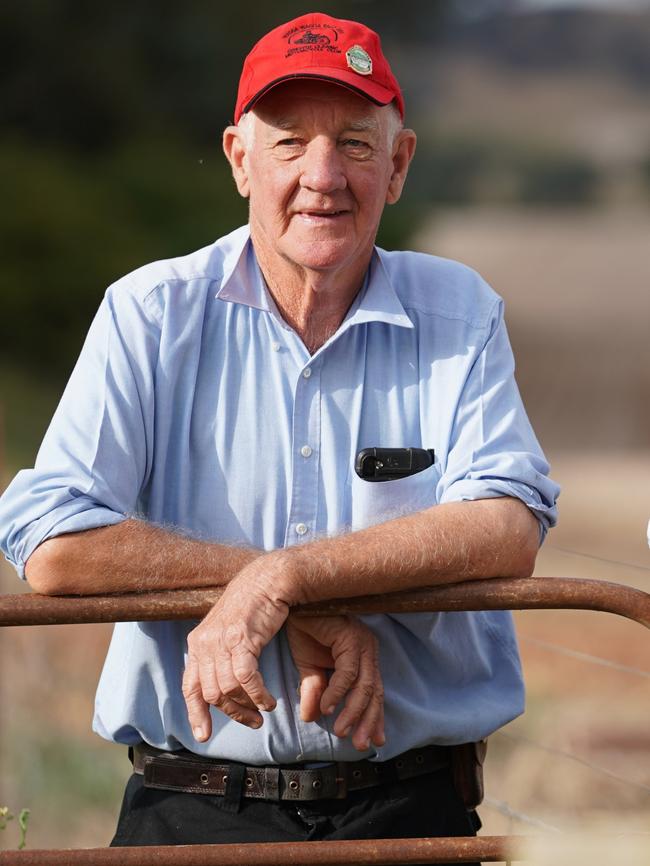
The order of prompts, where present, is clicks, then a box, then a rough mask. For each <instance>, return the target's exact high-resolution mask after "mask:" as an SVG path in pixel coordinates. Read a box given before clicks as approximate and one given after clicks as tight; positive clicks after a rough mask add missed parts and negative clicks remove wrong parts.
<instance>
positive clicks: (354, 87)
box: [236, 69, 395, 122]
mask: <svg viewBox="0 0 650 866" xmlns="http://www.w3.org/2000/svg"><path fill="white" fill-rule="evenodd" d="M305 78H307V79H312V80H316V81H328V82H330V83H332V84H338V85H340V86H341V87H345V88H346V89H347V90H351V91H352V92H353V93H357V94H358V95H359V96H362V97H364V99H369V100H370V102H374V103H375V105H388V104H389V103H391V102H392V101H393V100H394V99H395V94H394V93H393V91H392V90H389V89H388V88H387V87H382V85H381V84H377V82H376V81H370V80H364V81H360V80H359V79H360V78H362V76H360V75H358V74H357V73H354V72H349V73H348V72H346V71H345V70H344V69H337V70H336V75H327V74H326V73H318V74H316V73H313V72H292V73H291V74H290V75H283V76H282V77H281V78H276V79H274V80H273V81H270V82H269V83H268V84H267V85H266V86H265V87H263V88H262V89H261V90H258V92H257V93H256V94H255V95H254V96H253V97H251V98H250V99H249V100H248V102H247V103H246V104H245V105H244V106H243V107H242V110H241V114H245V113H246V112H247V111H250V110H251V108H253V106H254V105H255V104H256V103H257V102H259V100H260V99H261V98H262V97H263V96H265V95H266V94H267V93H268V92H269V90H273V89H274V88H275V87H277V86H278V85H279V84H283V83H284V82H286V81H293V80H295V79H305ZM360 84H363V86H361V87H360V86H359V85H360ZM241 114H240V117H241ZM238 120H239V118H236V122H237V121H238Z"/></svg>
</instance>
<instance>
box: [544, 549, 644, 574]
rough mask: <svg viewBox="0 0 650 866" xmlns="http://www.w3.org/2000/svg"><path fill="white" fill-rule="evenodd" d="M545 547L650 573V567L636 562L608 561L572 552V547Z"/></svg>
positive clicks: (592, 555)
mask: <svg viewBox="0 0 650 866" xmlns="http://www.w3.org/2000/svg"><path fill="white" fill-rule="evenodd" d="M544 546H545V547H549V548H551V550H558V551H560V553H568V554H570V555H571V556H584V557H585V559H594V560H596V562H606V563H607V564H608V565H620V566H623V568H636V569H638V570H639V571H650V566H648V565H638V564H637V563H635V562H623V561H622V560H620V559H607V558H606V557H604V556H596V554H594V553H585V552H584V551H582V550H572V549H571V548H570V547H559V546H558V545H557V544H545V545H544Z"/></svg>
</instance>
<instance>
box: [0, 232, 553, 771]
mask: <svg viewBox="0 0 650 866" xmlns="http://www.w3.org/2000/svg"><path fill="white" fill-rule="evenodd" d="M513 371H514V364H513V358H512V353H511V350H510V345H509V343H508V338H507V335H506V329H505V325H504V322H503V316H502V302H501V299H500V298H499V297H498V296H497V295H496V294H495V293H494V292H493V291H492V289H490V288H489V286H487V285H486V283H485V282H484V281H483V280H482V279H481V278H480V277H479V276H478V275H477V274H476V273H475V272H474V271H472V270H470V269H469V268H467V267H465V266H463V265H461V264H458V263H457V262H452V261H449V260H445V259H441V258H437V257H433V256H428V255H422V254H417V253H411V252H384V251H382V250H379V249H378V250H376V252H375V254H374V255H373V258H372V262H371V266H370V269H369V272H368V276H367V278H366V281H365V283H364V286H363V288H362V289H361V291H360V292H359V294H358V296H357V298H356V300H355V301H354V303H353V305H352V307H351V308H350V310H349V312H348V314H347V316H346V318H345V320H344V321H343V323H342V324H341V326H340V327H339V329H338V331H337V332H336V333H335V334H334V336H332V337H331V338H330V339H329V340H328V341H327V343H325V345H323V346H322V347H321V348H320V349H319V350H318V351H317V352H315V353H314V354H313V355H310V354H309V352H308V351H307V349H306V348H305V346H304V345H303V343H302V341H301V340H300V338H299V337H298V335H297V334H296V333H295V332H294V331H293V330H292V329H291V328H290V327H289V326H288V325H287V324H286V322H285V321H284V320H283V319H282V317H281V316H280V314H279V312H278V310H277V308H276V306H275V304H274V302H273V300H272V298H271V296H270V294H269V292H268V290H267V288H266V285H265V282H264V279H263V277H262V274H261V272H260V270H259V267H258V265H257V262H256V259H255V255H254V252H253V248H252V245H251V243H250V241H249V233H248V228H246V227H245V228H241V229H238V230H237V231H235V232H233V233H232V234H230V235H228V236H227V237H225V238H222V239H221V240H219V241H217V242H216V243H214V244H213V245H211V246H209V247H206V248H205V249H202V250H199V251H198V252H196V253H194V254H192V255H189V256H186V257H183V258H178V259H172V260H169V261H163V262H156V263H154V264H151V265H147V266H145V267H143V268H141V269H139V270H137V271H135V272H134V273H132V274H130V275H128V276H127V277H125V278H124V279H122V280H120V281H119V282H117V283H115V284H114V285H113V286H111V287H110V288H109V289H108V291H107V293H106V297H105V299H104V301H103V303H102V305H101V307H100V309H99V312H98V313H97V316H96V318H95V321H94V322H93V324H92V326H91V329H90V332H89V334H88V337H87V340H86V343H85V345H84V347H83V350H82V353H81V356H80V359H79V362H78V363H77V365H76V367H75V369H74V372H73V374H72V377H71V379H70V382H69V384H68V386H67V388H66V391H65V393H64V395H63V398H62V400H61V403H60V405H59V407H58V409H57V411H56V414H55V416H54V419H53V421H52V424H51V426H50V428H49V430H48V432H47V434H46V436H45V440H44V442H43V445H42V447H41V449H40V451H39V454H38V458H37V460H36V466H35V468H34V469H32V470H25V471H22V472H20V473H19V474H18V475H17V477H16V478H15V479H14V481H13V482H12V484H11V485H10V487H9V488H8V489H7V491H6V492H5V494H4V496H3V498H2V500H0V527H1V530H0V531H1V533H2V548H3V550H4V551H5V553H6V555H7V557H8V559H9V560H10V561H11V562H12V563H13V564H14V565H15V566H16V568H17V570H18V571H19V573H20V574H21V575H23V576H24V565H25V561H26V560H27V558H28V557H29V555H30V554H31V553H32V551H33V550H34V549H35V548H36V546H37V545H38V544H40V543H41V542H42V541H43V540H44V539H46V538H49V537H51V536H55V535H59V534H61V533H65V532H73V531H78V530H85V529H91V528H94V527H98V526H105V525H107V524H115V523H119V522H120V521H122V520H124V519H125V518H126V517H127V516H133V515H139V516H142V517H144V518H146V519H147V520H151V521H154V522H155V523H157V524H160V525H163V526H166V527H176V528H178V529H181V530H184V531H187V532H189V533H191V534H192V535H194V536H196V537H198V538H202V539H206V540H215V541H219V542H225V543H228V544H238V545H252V546H255V547H258V548H263V549H265V550H274V549H276V548H280V547H283V546H290V545H293V544H297V543H301V542H303V541H308V540H309V539H311V538H314V537H316V536H323V535H328V534H333V533H340V532H342V531H346V530H355V529H361V528H362V527H365V526H368V525H370V524H373V523H377V522H380V521H384V520H386V519H389V518H391V517H393V516H396V515H398V514H402V513H406V512H410V511H414V510H419V509H422V508H426V507H428V506H432V505H436V504H440V503H445V502H453V501H458V500H467V499H484V498H490V497H499V496H513V497H517V498H519V499H521V500H522V501H523V502H524V503H525V504H526V505H527V506H528V507H529V508H530V509H531V510H532V511H533V513H534V514H535V515H536V517H537V518H538V520H539V522H540V528H541V530H542V533H543V532H544V531H545V530H546V528H548V527H549V526H551V525H552V524H553V523H554V522H555V515H556V512H555V499H556V496H557V493H558V487H557V485H555V484H554V483H553V482H552V481H550V480H549V478H548V475H547V473H548V465H547V463H546V461H545V459H544V456H543V454H542V453H541V451H540V448H539V445H538V443H537V441H536V439H535V436H534V434H533V432H532V430H531V427H530V424H529V422H528V419H527V417H526V414H525V411H524V409H523V407H522V404H521V401H520V397H519V394H518V391H517V387H516V385H515V381H514V378H513ZM372 446H384V447H408V446H413V447H424V448H434V449H435V453H436V463H435V464H434V465H433V466H432V467H430V468H429V469H426V470H425V471H423V472H420V473H419V474H417V475H413V476H411V477H409V478H405V479H402V480H397V481H390V482H383V483H370V482H367V481H363V480H361V479H359V478H358V477H357V476H356V475H355V472H354V458H355V455H356V454H357V452H358V451H359V450H360V449H361V448H366V447H372ZM88 580H89V583H90V582H91V581H92V574H89V575H88ZM364 620H365V621H366V622H367V623H368V624H369V625H370V627H371V628H372V629H373V630H374V631H375V633H376V634H377V635H378V637H379V641H380V652H381V670H382V674H383V678H384V685H385V691H386V736H387V743H386V746H385V747H383V748H381V749H372V750H371V751H369V752H368V756H373V757H375V758H376V759H377V760H386V759H388V758H390V757H392V756H394V755H395V754H398V753H400V752H403V751H405V750H406V749H409V748H413V747H416V746H420V745H423V744H427V743H441V744H448V743H457V742H465V741H469V740H476V739H479V738H481V737H484V736H486V735H488V734H489V733H491V732H492V731H494V730H495V729H496V728H498V727H500V726H501V725H503V724H505V723H506V722H508V721H509V720H510V719H512V718H513V717H515V716H516V715H518V714H519V713H521V712H522V709H523V687H522V680H521V672H520V666H519V659H518V654H517V647H516V641H515V637H514V632H513V628H512V622H511V617H510V614H509V613H507V612H490V613H487V612H486V613H482V612H479V613H431V614H429V613H423V614H402V615H375V616H367V617H364ZM192 627H193V624H192V623H187V622H163V623H160V622H142V623H119V624H117V625H116V626H115V631H114V635H113V640H112V642H111V646H110V649H109V652H108V656H107V659H106V663H105V667H104V670H103V673H102V676H101V680H100V683H99V688H98V693H97V699H96V712H95V718H94V729H95V730H96V731H97V732H98V733H99V734H101V735H102V736H103V737H106V738H108V739H111V740H114V741H116V742H120V743H134V742H137V741H139V740H140V739H144V740H146V741H147V742H148V743H150V744H152V745H154V746H158V747H160V748H166V749H176V748H179V746H181V745H182V746H184V747H186V748H189V749H191V750H193V751H194V752H199V753H203V754H208V755H212V756H218V757H223V758H227V759H231V760H241V761H247V762H249V763H258V764H263V763H270V762H293V761H301V760H309V761H317V760H330V759H336V760H356V759H358V758H359V757H360V753H358V752H357V751H356V750H355V749H354V748H353V747H352V745H351V744H350V742H349V740H341V739H338V738H337V737H336V736H335V735H334V734H333V733H332V719H331V718H323V719H321V720H320V721H319V722H316V723H304V722H302V721H301V720H300V717H299V712H298V699H297V694H296V689H297V685H298V677H297V673H296V670H295V667H294V665H293V662H292V659H291V655H290V652H289V650H288V647H287V644H286V639H285V636H284V634H283V633H282V632H280V634H279V635H278V636H277V637H276V638H275V639H274V640H273V641H272V642H271V643H270V644H269V646H268V647H266V648H265V649H264V651H263V653H262V657H261V669H262V673H263V675H264V678H265V680H266V682H267V684H268V686H269V688H270V690H271V692H272V693H273V694H274V695H275V696H276V697H277V699H278V706H277V709H276V710H275V711H274V712H273V713H267V714H265V720H264V725H263V727H262V728H261V729H260V730H258V731H253V730H250V729H248V728H245V727H243V726H241V725H239V724H237V723H236V722H233V721H231V720H229V719H228V718H227V717H226V716H224V715H222V714H221V713H219V712H218V711H216V710H214V709H213V710H212V717H213V726H214V734H213V736H212V738H211V740H210V741H209V742H208V743H206V744H203V745H199V744H198V743H196V742H195V741H194V739H193V737H192V734H191V731H190V727H189V723H188V720H187V713H186V709H185V705H184V701H183V698H182V695H181V675H182V671H183V667H184V660H185V653H186V648H187V645H186V638H187V634H188V632H189V631H190V629H191V628H192Z"/></svg>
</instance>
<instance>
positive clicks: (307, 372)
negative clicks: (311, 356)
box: [302, 367, 311, 379]
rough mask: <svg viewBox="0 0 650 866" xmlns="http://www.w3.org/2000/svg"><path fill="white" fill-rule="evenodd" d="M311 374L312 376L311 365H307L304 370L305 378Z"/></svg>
mask: <svg viewBox="0 0 650 866" xmlns="http://www.w3.org/2000/svg"><path fill="white" fill-rule="evenodd" d="M310 376H311V367H305V369H304V370H303V371H302V377H303V379H309V377H310Z"/></svg>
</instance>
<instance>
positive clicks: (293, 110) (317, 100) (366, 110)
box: [253, 79, 389, 131]
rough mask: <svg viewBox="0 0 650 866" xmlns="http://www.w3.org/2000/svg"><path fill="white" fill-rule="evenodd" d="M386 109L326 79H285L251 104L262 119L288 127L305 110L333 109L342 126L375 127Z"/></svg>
mask: <svg viewBox="0 0 650 866" xmlns="http://www.w3.org/2000/svg"><path fill="white" fill-rule="evenodd" d="M388 110H389V109H388V108H387V107H384V106H378V105H375V104H374V103H372V102H371V101H370V100H369V99H366V98H365V97H363V96H359V95H358V94H356V93H353V92H352V91H351V90H349V89H348V88H346V87H343V86H341V85H338V84H332V83H330V82H327V81H311V80H302V79H298V80H294V81H285V82H282V83H281V84H279V85H278V86H277V87H274V88H273V89H272V90H270V91H269V92H268V93H266V94H265V95H264V96H263V97H262V98H261V99H260V100H259V102H258V103H257V105H256V106H255V107H254V108H253V114H256V115H257V116H258V117H260V118H261V119H262V120H263V121H264V122H266V123H268V124H270V125H272V126H274V127H276V128H278V129H289V128H291V127H293V126H296V125H297V124H299V123H300V122H301V121H302V120H304V118H305V113H306V112H308V113H309V114H314V113H316V114H317V113H318V112H319V111H324V112H327V113H328V114H329V113H331V112H333V111H334V112H336V114H337V115H338V116H339V118H340V119H342V120H343V121H344V125H345V126H346V128H350V129H354V130H359V131H361V130H373V129H379V127H380V126H381V124H382V119H381V115H382V113H385V112H387V111H388Z"/></svg>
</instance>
